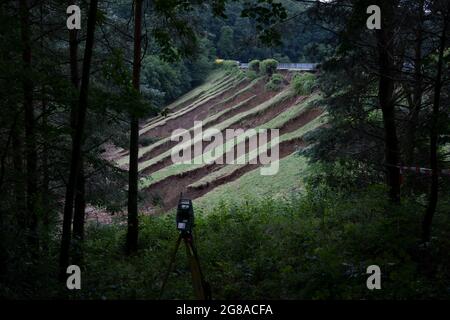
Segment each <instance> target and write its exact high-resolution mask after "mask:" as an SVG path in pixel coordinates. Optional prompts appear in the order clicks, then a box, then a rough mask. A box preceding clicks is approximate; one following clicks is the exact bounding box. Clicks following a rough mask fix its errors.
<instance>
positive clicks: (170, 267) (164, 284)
mask: <svg viewBox="0 0 450 320" xmlns="http://www.w3.org/2000/svg"><path fill="white" fill-rule="evenodd" d="M181 238H182V237H181V234H180V235H179V237H178V239H177V242H176V243H175V249H174V251H173V254H172V257H171V258H170V262H169V267H168V268H167V272H166V274H165V276H164V281H163V283H162V286H161V292H160V293H159V299H161V297H162V294H163V292H164V288H165V287H166V283H167V280H168V279H169V275H170V271H171V270H172V266H173V264H174V263H175V257H176V256H177V251H178V248H179V247H180V242H181Z"/></svg>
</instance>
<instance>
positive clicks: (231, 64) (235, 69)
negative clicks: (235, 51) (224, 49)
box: [220, 60, 245, 77]
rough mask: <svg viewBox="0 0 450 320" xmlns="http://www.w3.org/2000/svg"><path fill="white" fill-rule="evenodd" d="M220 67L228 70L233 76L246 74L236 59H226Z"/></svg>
mask: <svg viewBox="0 0 450 320" xmlns="http://www.w3.org/2000/svg"><path fill="white" fill-rule="evenodd" d="M220 67H221V68H222V69H224V70H225V71H226V73H227V74H229V75H233V76H238V77H241V76H245V75H244V73H243V72H242V70H241V69H239V66H238V63H237V61H235V60H224V61H223V62H222V64H220Z"/></svg>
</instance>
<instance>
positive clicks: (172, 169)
mask: <svg viewBox="0 0 450 320" xmlns="http://www.w3.org/2000/svg"><path fill="white" fill-rule="evenodd" d="M314 100H315V97H311V101H310V100H309V99H308V100H305V101H303V102H302V103H300V104H297V105H295V108H291V109H288V110H286V111H285V113H289V115H296V114H297V113H299V112H301V111H303V110H304V109H305V108H306V107H307V106H309V103H310V102H312V101H314ZM292 109H294V110H296V111H295V112H294V111H293V110H292ZM289 119H290V118H289V117H285V116H281V114H280V115H279V116H278V117H276V118H274V119H272V120H270V121H269V122H267V123H266V124H262V125H260V126H258V127H257V128H256V129H261V128H277V127H280V126H281V125H282V122H283V121H284V122H286V121H288V120H289ZM324 121H325V118H324V116H323V115H322V116H320V117H318V118H316V119H314V120H313V121H311V122H309V123H308V124H306V125H304V126H302V127H301V128H299V129H297V130H295V131H293V132H291V133H288V134H284V135H282V136H281V137H279V139H280V142H282V141H285V140H290V139H294V138H297V137H300V136H302V135H304V134H305V133H307V132H308V131H310V130H313V129H315V128H316V127H317V126H319V125H320V124H323V123H324ZM244 138H245V134H243V135H240V136H238V137H237V139H234V140H232V141H227V142H226V143H225V144H224V145H223V146H222V147H223V149H222V152H217V154H216V157H221V156H222V155H223V154H225V153H226V152H228V151H229V150H231V149H232V148H234V145H235V144H239V143H240V142H242V141H243V140H244ZM269 147H270V143H269ZM256 154H257V150H252V151H251V152H250V154H248V153H247V154H246V155H244V156H243V157H245V158H247V159H252V158H254V157H255V156H256ZM199 158H200V157H197V158H196V159H199ZM194 161H195V159H194ZM202 166H204V164H195V163H191V164H173V165H171V166H168V167H165V168H163V169H161V170H158V171H156V172H154V173H152V174H151V175H148V176H146V177H144V178H142V179H141V181H140V188H146V187H148V186H150V185H152V184H153V183H156V182H158V181H160V180H162V179H165V178H167V177H169V176H171V175H176V174H180V173H183V172H187V171H191V170H195V169H197V168H200V167H202ZM233 167H234V166H233V165H228V166H226V167H225V168H223V169H221V170H222V171H221V172H222V173H225V172H229V173H231V171H233V170H234V168H233ZM258 172H259V171H258Z"/></svg>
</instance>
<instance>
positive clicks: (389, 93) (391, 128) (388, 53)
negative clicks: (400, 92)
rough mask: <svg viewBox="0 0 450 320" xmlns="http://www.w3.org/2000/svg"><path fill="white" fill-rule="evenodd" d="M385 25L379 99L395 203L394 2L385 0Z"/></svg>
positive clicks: (379, 40)
mask: <svg viewBox="0 0 450 320" xmlns="http://www.w3.org/2000/svg"><path fill="white" fill-rule="evenodd" d="M382 4H383V6H382V9H381V11H382V12H383V17H384V19H383V25H382V27H381V29H380V30H377V33H376V34H377V47H378V58H379V61H378V64H379V73H380V79H379V85H378V99H379V103H380V107H381V111H382V113H383V124H384V141H385V142H384V143H385V161H386V165H387V166H386V170H387V176H386V178H387V184H388V187H389V197H390V199H391V201H393V202H399V201H400V171H399V168H397V167H396V166H397V165H398V163H399V147H398V139H397V129H396V123H395V106H394V101H393V93H394V62H393V60H392V59H393V58H392V57H393V54H394V52H393V32H392V16H393V3H391V2H390V1H383V2H382Z"/></svg>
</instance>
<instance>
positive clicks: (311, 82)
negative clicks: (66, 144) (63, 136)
mask: <svg viewBox="0 0 450 320" xmlns="http://www.w3.org/2000/svg"><path fill="white" fill-rule="evenodd" d="M292 87H293V89H294V91H295V93H296V94H298V95H301V96H307V95H310V94H311V93H312V92H313V90H314V89H315V87H316V77H315V76H314V74H312V73H307V72H305V73H297V74H295V75H294V77H293V78H292Z"/></svg>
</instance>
